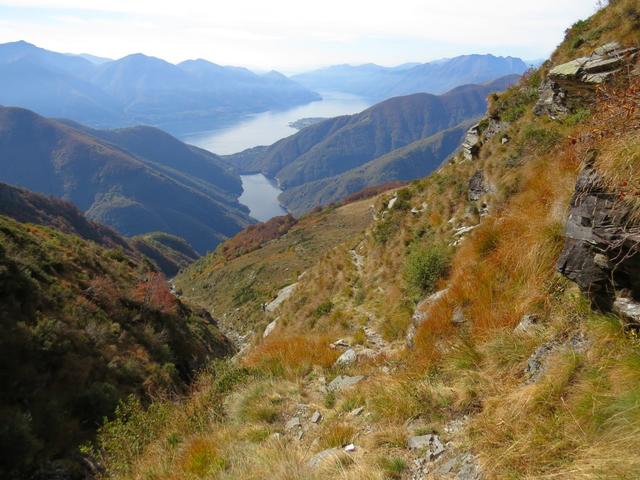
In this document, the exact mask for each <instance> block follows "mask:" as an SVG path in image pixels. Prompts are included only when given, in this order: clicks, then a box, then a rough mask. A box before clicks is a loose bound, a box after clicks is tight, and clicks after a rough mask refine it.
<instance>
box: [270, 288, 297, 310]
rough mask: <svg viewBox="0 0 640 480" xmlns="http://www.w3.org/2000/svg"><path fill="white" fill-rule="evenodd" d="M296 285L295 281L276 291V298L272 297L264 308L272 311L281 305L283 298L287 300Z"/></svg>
mask: <svg viewBox="0 0 640 480" xmlns="http://www.w3.org/2000/svg"><path fill="white" fill-rule="evenodd" d="M297 285H298V283H297V282H296V283H292V284H291V285H288V286H286V287H284V288H283V289H281V290H280V291H279V292H278V295H276V298H275V299H273V301H272V302H271V303H269V304H267V306H266V308H265V310H266V311H267V312H274V311H275V310H276V309H277V308H278V307H279V306H280V305H282V303H283V302H284V301H285V300H287V299H288V298H289V297H290V296H291V295H292V294H293V291H294V290H295V289H296V286H297Z"/></svg>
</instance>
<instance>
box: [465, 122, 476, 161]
mask: <svg viewBox="0 0 640 480" xmlns="http://www.w3.org/2000/svg"><path fill="white" fill-rule="evenodd" d="M480 144H481V142H480V125H479V124H477V123H476V124H475V125H474V126H472V127H471V128H470V129H469V130H467V134H466V135H465V137H464V141H463V142H462V155H463V156H464V158H465V160H469V161H471V160H473V159H474V158H476V157H477V156H478V153H479V152H480Z"/></svg>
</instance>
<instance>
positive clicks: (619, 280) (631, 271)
mask: <svg viewBox="0 0 640 480" xmlns="http://www.w3.org/2000/svg"><path fill="white" fill-rule="evenodd" d="M595 158H596V154H595V152H591V153H590V155H589V157H588V158H587V161H586V162H585V167H584V168H583V170H582V171H581V172H580V174H579V175H578V180H577V182H576V188H575V193H574V195H573V198H572V199H571V203H570V211H569V218H568V220H567V224H566V227H565V243H564V247H563V249H562V252H561V254H560V257H559V259H558V262H557V265H556V267H557V269H558V271H559V272H560V273H562V274H563V275H565V276H566V277H567V278H569V279H571V280H572V281H574V282H576V283H577V284H578V286H579V287H580V289H581V290H582V291H583V293H584V294H585V295H586V296H588V297H589V298H590V300H591V303H592V305H593V306H594V307H595V308H597V309H599V310H601V311H606V312H608V311H612V310H613V307H614V303H615V302H616V295H617V293H616V292H624V293H623V295H622V297H624V298H626V299H627V300H621V301H619V302H618V311H619V312H623V311H624V309H623V308H622V307H624V306H625V305H629V302H637V301H639V300H640V254H639V253H638V251H639V250H640V221H639V220H638V219H637V218H636V217H634V215H633V214H632V211H631V209H630V207H629V206H627V205H626V204H624V203H622V202H620V201H618V198H617V195H616V194H615V192H613V191H611V190H609V189H607V188H606V187H605V186H603V182H602V181H601V179H600V177H599V176H598V174H597V173H596V172H595V170H594V169H593V162H594V161H595ZM621 314H622V315H623V317H624V318H627V319H628V318H630V317H629V316H628V315H624V313H621Z"/></svg>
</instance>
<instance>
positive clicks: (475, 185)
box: [467, 170, 489, 202]
mask: <svg viewBox="0 0 640 480" xmlns="http://www.w3.org/2000/svg"><path fill="white" fill-rule="evenodd" d="M487 192H489V188H488V187H487V185H486V184H485V181H484V174H483V173H482V170H478V171H476V173H474V174H473V176H472V177H471V178H470V179H469V190H468V192H467V197H468V198H469V201H471V202H477V201H478V200H480V197H482V195H484V194H485V193H487Z"/></svg>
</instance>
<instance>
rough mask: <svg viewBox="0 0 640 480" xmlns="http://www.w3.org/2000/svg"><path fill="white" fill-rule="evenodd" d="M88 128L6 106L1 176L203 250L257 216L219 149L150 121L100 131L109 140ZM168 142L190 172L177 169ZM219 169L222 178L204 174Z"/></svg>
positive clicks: (132, 230) (125, 229)
mask: <svg viewBox="0 0 640 480" xmlns="http://www.w3.org/2000/svg"><path fill="white" fill-rule="evenodd" d="M88 132H92V130H91V129H87V128H86V127H82V126H77V125H76V124H74V123H72V122H60V121H56V120H51V119H46V118H44V117H41V116H39V115H37V114H35V113H33V112H30V111H28V110H25V109H19V108H6V107H5V108H0V139H2V140H1V141H0V151H1V153H0V158H1V159H2V161H1V162H0V181H5V182H7V183H11V184H15V185H20V186H23V187H26V188H28V189H30V190H34V191H37V192H40V193H45V194H48V195H54V196H57V197H62V198H66V199H68V200H71V201H73V203H74V204H76V206H78V207H79V208H80V209H81V210H83V211H85V213H86V214H87V215H88V217H89V218H90V219H93V220H97V221H99V222H101V223H104V224H106V225H110V226H112V227H114V228H115V229H116V230H118V231H119V232H121V233H123V234H125V235H137V234H143V233H147V232H152V231H158V230H161V231H166V232H167V233H173V234H176V235H178V236H182V237H184V238H185V239H186V240H187V241H189V243H191V244H192V245H193V246H194V247H195V248H196V249H197V250H198V251H199V252H200V253H204V252H206V251H208V250H211V249H213V248H214V247H215V245H216V244H217V243H219V242H220V241H221V240H223V239H225V238H227V237H228V236H230V235H233V234H235V233H237V232H238V231H239V230H241V229H242V228H243V227H244V226H246V225H248V224H250V223H252V222H253V220H252V219H251V218H250V217H249V215H248V209H247V208H246V207H244V206H242V205H240V204H239V203H238V201H237V197H238V196H239V194H240V192H241V185H240V180H239V178H238V177H237V176H235V175H234V174H232V173H231V172H229V171H228V170H227V168H226V167H225V166H224V164H223V163H222V162H221V161H220V160H219V159H218V157H216V156H215V155H213V154H211V153H209V152H206V151H204V150H201V149H197V148H195V147H190V146H187V145H185V144H183V143H182V142H179V141H178V140H177V139H174V138H173V137H171V136H169V135H168V134H166V133H164V132H161V131H159V130H157V129H153V128H149V127H141V128H139V129H136V128H134V129H131V130H127V129H125V130H115V131H106V132H95V131H94V133H96V134H98V135H100V136H101V137H104V138H107V139H108V141H106V140H104V138H98V137H96V136H92V135H91V134H90V133H88ZM158 139H160V141H158ZM166 145H168V146H169V147H171V149H173V151H175V152H178V153H177V154H179V155H180V156H181V157H182V158H183V159H184V161H185V163H186V167H185V168H186V170H187V171H184V170H183V171H180V170H178V169H179V168H181V166H180V164H176V163H175V159H174V158H173V156H172V154H171V150H168V149H165V148H164V147H165V146H166ZM159 146H162V147H163V148H158V147H159ZM125 147H126V148H125ZM127 148H129V149H131V150H132V151H133V153H132V152H130V151H129V150H127ZM142 153H144V154H145V155H147V156H142ZM17 159H20V161H19V162H18V161H17ZM171 162H174V163H171ZM214 168H215V169H217V170H215V171H218V172H220V175H217V174H216V175H213V176H212V178H210V180H212V181H213V180H215V181H216V184H214V183H210V182H208V181H206V180H205V179H203V178H199V177H200V176H201V175H200V172H204V171H205V170H210V169H214ZM189 171H190V172H189ZM223 174H224V175H223ZM206 175H207V173H206V172H204V173H202V176H203V177H206Z"/></svg>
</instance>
